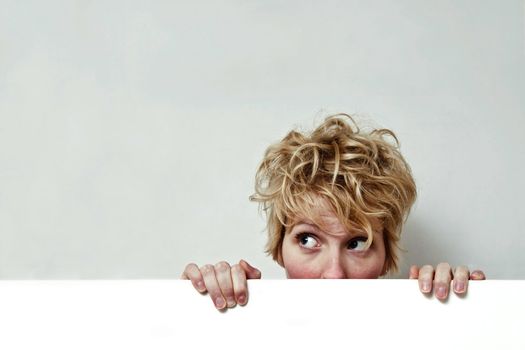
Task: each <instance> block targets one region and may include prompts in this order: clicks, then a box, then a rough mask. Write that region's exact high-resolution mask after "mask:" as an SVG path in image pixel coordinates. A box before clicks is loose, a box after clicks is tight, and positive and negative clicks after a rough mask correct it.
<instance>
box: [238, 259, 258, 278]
mask: <svg viewBox="0 0 525 350" xmlns="http://www.w3.org/2000/svg"><path fill="white" fill-rule="evenodd" d="M239 265H241V267H242V269H243V270H244V272H246V278H247V279H249V280H253V279H257V280H258V279H260V278H261V271H259V270H258V269H257V268H255V267H253V266H252V265H250V264H248V262H246V261H245V260H242V259H241V260H240V261H239Z"/></svg>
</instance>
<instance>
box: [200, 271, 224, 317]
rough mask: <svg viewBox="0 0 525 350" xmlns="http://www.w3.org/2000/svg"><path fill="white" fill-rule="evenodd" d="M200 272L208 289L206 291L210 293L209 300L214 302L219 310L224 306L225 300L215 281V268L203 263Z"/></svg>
mask: <svg viewBox="0 0 525 350" xmlns="http://www.w3.org/2000/svg"><path fill="white" fill-rule="evenodd" d="M201 273H202V278H203V279H204V284H205V285H206V289H207V290H208V293H210V297H211V300H212V301H213V303H214V304H215V307H216V308H217V309H219V310H222V309H224V308H225V307H226V300H224V297H223V295H222V292H221V289H220V287H219V282H217V277H216V276H215V268H214V267H213V265H204V266H203V267H201Z"/></svg>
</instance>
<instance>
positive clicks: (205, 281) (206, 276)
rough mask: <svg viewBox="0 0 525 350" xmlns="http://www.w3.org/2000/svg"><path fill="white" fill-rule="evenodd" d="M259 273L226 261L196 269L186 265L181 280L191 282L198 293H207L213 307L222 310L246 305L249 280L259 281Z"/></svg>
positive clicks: (247, 266)
mask: <svg viewBox="0 0 525 350" xmlns="http://www.w3.org/2000/svg"><path fill="white" fill-rule="evenodd" d="M260 278H261V271H259V270H258V269H256V268H255V267H253V266H251V265H250V264H248V263H247V262H246V261H244V260H241V261H239V263H238V264H235V265H233V266H230V264H228V263H227V262H226V261H221V262H219V263H217V264H215V265H210V264H208V265H204V266H202V267H200V268H199V267H198V266H197V265H196V264H193V263H191V264H188V265H187V266H186V268H185V269H184V272H183V273H182V276H181V279H185V280H188V279H189V280H191V283H192V284H193V287H195V289H196V290H197V291H199V292H200V293H205V292H208V293H209V294H210V297H211V300H212V301H213V303H214V304H215V307H216V308H217V309H219V310H222V309H224V308H226V307H229V308H230V307H234V306H235V305H237V304H239V305H246V303H247V302H248V283H247V282H246V280H249V279H260Z"/></svg>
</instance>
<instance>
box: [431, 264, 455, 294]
mask: <svg viewBox="0 0 525 350" xmlns="http://www.w3.org/2000/svg"><path fill="white" fill-rule="evenodd" d="M451 277H452V271H451V269H450V265H449V264H448V263H440V264H438V266H436V272H435V274H434V292H435V294H436V298H438V299H440V300H445V299H446V298H447V296H448V290H449V287H450V280H451Z"/></svg>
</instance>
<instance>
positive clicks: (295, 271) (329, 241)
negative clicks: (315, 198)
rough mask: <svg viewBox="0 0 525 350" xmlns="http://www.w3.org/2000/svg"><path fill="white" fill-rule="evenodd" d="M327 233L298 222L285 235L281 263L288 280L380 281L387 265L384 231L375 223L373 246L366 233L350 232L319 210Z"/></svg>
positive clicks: (327, 213)
mask: <svg viewBox="0 0 525 350" xmlns="http://www.w3.org/2000/svg"><path fill="white" fill-rule="evenodd" d="M319 214H320V218H321V219H322V221H323V222H322V223H323V225H322V226H323V228H324V229H325V231H323V230H321V229H320V228H319V227H317V226H316V225H315V224H314V223H313V222H312V221H311V220H308V219H307V218H304V217H303V218H298V219H297V220H296V224H295V225H294V226H292V227H291V229H289V230H288V233H286V234H285V237H284V240H283V244H282V261H283V265H284V268H285V270H286V276H287V277H288V278H331V279H336V278H337V279H338V278H378V277H379V276H380V275H381V273H382V272H383V266H384V263H385V243H384V240H383V227H382V225H381V223H380V222H379V220H377V219H373V220H372V225H373V230H374V239H373V243H372V245H371V246H370V248H369V249H364V247H365V246H366V240H367V234H366V232H364V231H363V232H359V231H352V232H348V231H347V230H346V228H345V227H344V225H342V224H341V222H339V220H338V218H337V217H336V216H335V214H334V213H333V212H332V211H331V210H327V209H326V208H321V207H320V208H319Z"/></svg>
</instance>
